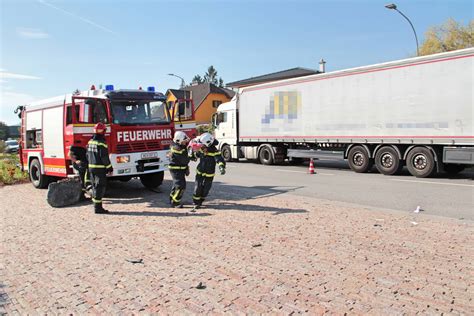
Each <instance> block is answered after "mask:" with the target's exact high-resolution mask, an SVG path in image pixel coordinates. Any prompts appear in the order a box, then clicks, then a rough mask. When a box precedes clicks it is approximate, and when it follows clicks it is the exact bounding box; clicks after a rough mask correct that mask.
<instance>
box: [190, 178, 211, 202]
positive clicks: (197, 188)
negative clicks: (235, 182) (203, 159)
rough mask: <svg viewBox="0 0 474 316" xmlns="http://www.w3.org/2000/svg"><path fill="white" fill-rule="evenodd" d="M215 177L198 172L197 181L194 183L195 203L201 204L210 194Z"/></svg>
mask: <svg viewBox="0 0 474 316" xmlns="http://www.w3.org/2000/svg"><path fill="white" fill-rule="evenodd" d="M213 180H214V177H206V176H202V175H200V174H196V181H195V183H194V194H193V202H194V204H195V205H201V204H202V202H203V201H204V198H205V197H206V196H207V195H208V194H209V191H210V190H211V187H212V181H213Z"/></svg>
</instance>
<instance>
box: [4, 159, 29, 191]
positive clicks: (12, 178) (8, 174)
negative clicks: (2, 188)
mask: <svg viewBox="0 0 474 316" xmlns="http://www.w3.org/2000/svg"><path fill="white" fill-rule="evenodd" d="M26 181H28V173H26V172H22V171H21V169H20V167H19V158H18V155H17V154H11V155H10V154H0V185H8V184H15V183H22V182H26Z"/></svg>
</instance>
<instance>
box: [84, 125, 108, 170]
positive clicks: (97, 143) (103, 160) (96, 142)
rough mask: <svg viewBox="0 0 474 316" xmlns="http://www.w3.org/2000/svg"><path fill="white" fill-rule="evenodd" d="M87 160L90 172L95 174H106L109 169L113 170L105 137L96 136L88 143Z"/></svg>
mask: <svg viewBox="0 0 474 316" xmlns="http://www.w3.org/2000/svg"><path fill="white" fill-rule="evenodd" d="M87 160H88V161H89V170H90V171H91V172H94V173H104V174H105V173H107V169H110V168H112V164H111V163H110V159H109V151H108V149H107V144H106V143H105V138H104V136H102V135H97V134H96V135H94V137H93V138H92V139H91V140H90V141H89V142H88V143H87Z"/></svg>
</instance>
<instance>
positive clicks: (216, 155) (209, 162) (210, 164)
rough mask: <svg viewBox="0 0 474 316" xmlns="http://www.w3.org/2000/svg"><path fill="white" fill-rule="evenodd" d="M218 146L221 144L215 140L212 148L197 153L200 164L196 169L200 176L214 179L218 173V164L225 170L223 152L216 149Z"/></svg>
mask: <svg viewBox="0 0 474 316" xmlns="http://www.w3.org/2000/svg"><path fill="white" fill-rule="evenodd" d="M218 144H219V142H218V141H217V140H214V143H213V144H212V145H211V146H209V147H207V148H203V149H201V150H199V151H198V152H196V153H195V157H197V158H199V164H198V166H197V168H196V173H197V174H198V175H201V176H203V177H213V176H214V175H215V173H216V164H217V165H219V166H222V167H224V168H225V161H224V158H222V155H221V152H220V151H219V150H218V149H217V147H216V146H217V145H218ZM206 149H207V150H206Z"/></svg>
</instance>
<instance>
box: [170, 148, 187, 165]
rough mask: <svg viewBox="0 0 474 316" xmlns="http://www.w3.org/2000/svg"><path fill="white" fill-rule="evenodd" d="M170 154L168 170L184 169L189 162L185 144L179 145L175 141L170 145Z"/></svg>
mask: <svg viewBox="0 0 474 316" xmlns="http://www.w3.org/2000/svg"><path fill="white" fill-rule="evenodd" d="M170 150H171V155H170V165H169V169H170V170H186V168H188V164H189V156H188V151H187V148H186V146H181V145H178V144H176V143H173V144H172V145H171V148H170Z"/></svg>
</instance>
